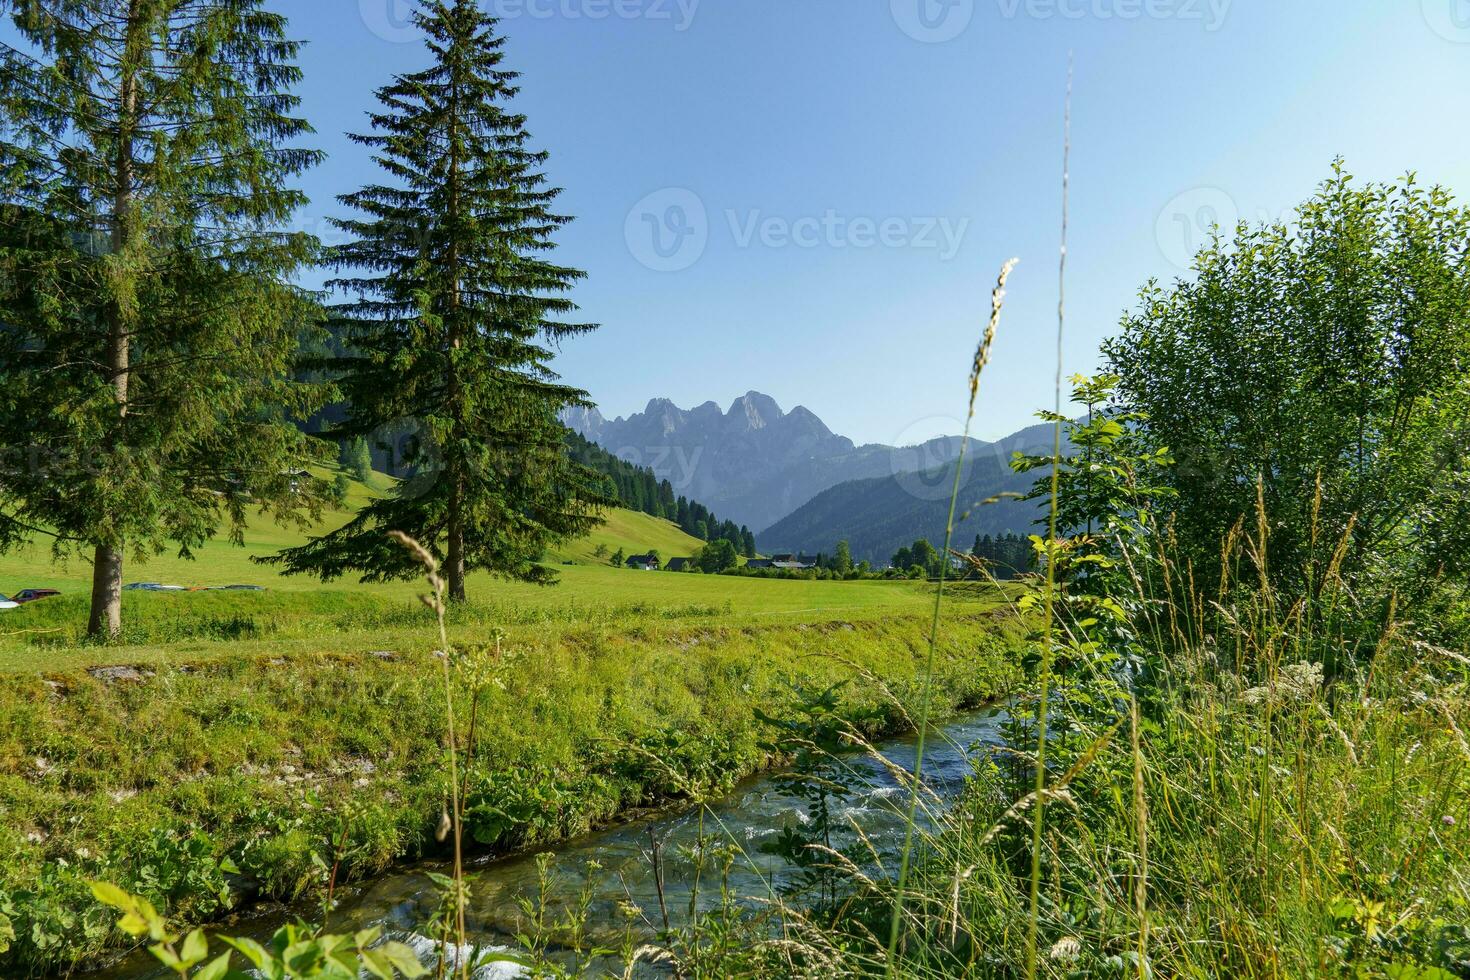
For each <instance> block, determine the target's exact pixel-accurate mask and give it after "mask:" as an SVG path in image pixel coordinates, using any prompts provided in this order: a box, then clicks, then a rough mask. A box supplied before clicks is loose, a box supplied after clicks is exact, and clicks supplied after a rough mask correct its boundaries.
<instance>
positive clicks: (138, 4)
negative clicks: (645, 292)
mask: <svg viewBox="0 0 1470 980" xmlns="http://www.w3.org/2000/svg"><path fill="white" fill-rule="evenodd" d="M8 6H9V7H10V9H11V11H12V13H11V17H12V21H13V23H14V26H15V28H16V31H17V33H18V34H19V36H20V38H22V39H23V47H15V46H5V47H4V48H3V50H0V413H3V417H4V418H5V419H6V420H7V424H6V426H5V427H4V430H3V435H0V440H3V443H0V445H3V450H4V452H3V459H0V548H8V547H13V546H15V545H17V544H20V543H22V542H26V541H31V540H35V539H45V540H48V541H50V542H51V544H52V547H53V550H54V551H55V552H56V554H57V556H58V557H80V558H83V559H85V560H88V561H90V562H91V564H92V567H93V588H92V608H91V616H90V629H91V631H92V632H93V633H94V634H104V635H105V634H113V635H115V634H117V633H118V632H119V630H120V629H121V590H122V584H123V569H124V562H125V560H132V559H142V558H146V557H148V556H149V555H154V554H158V553H161V552H163V551H164V550H167V549H170V548H172V549H175V550H177V551H178V552H179V553H180V554H182V555H184V556H190V555H192V553H193V552H194V551H195V550H196V549H198V548H199V547H200V546H201V545H202V544H204V542H206V541H208V540H210V539H211V538H214V537H217V536H219V535H221V534H223V535H225V536H227V537H229V538H231V539H233V540H235V541H240V540H242V536H243V533H244V529H245V525H246V520H247V513H248V512H249V511H260V512H263V513H265V514H269V515H270V516H272V517H273V518H274V519H276V520H277V521H280V522H282V523H285V524H290V525H295V526H297V527H300V528H303V529H305V528H308V527H310V526H312V524H313V523H314V522H316V521H317V520H318V519H319V518H320V516H321V512H322V508H323V505H324V502H326V501H328V500H329V499H330V497H331V493H332V488H331V486H330V485H329V484H328V483H327V481H325V480H321V479H317V478H314V477H311V476H310V475H309V467H311V466H312V465H313V464H318V463H322V462H330V460H331V457H332V455H333V453H334V452H335V451H336V450H337V447H338V446H339V445H340V444H342V443H344V442H346V443H349V444H350V445H351V446H353V447H354V448H353V453H354V455H353V458H352V460H351V461H350V462H352V463H353V464H354V465H357V464H358V463H359V462H360V458H361V455H360V449H359V448H357V447H358V440H371V439H372V438H373V437H374V433H377V432H380V431H382V430H384V429H385V428H391V427H398V428H400V429H405V428H406V429H408V430H411V431H412V433H413V435H414V438H413V439H412V440H410V441H409V442H408V443H407V445H408V448H407V450H406V452H405V453H404V454H403V458H402V460H401V461H402V463H403V464H404V465H405V466H406V467H408V468H409V469H410V471H411V472H412V474H413V476H412V478H410V479H407V480H404V481H402V483H401V484H400V486H399V489H398V490H397V491H396V492H395V493H393V494H391V495H388V496H386V497H383V498H381V499H378V500H375V501H373V502H372V503H370V504H369V505H368V506H367V507H365V508H364V509H363V510H362V511H360V512H359V513H358V514H357V515H356V516H355V518H354V519H353V520H352V521H351V522H349V523H348V524H347V525H346V526H344V527H342V528H340V529H338V530H336V531H334V532H332V533H329V534H326V535H323V536H321V537H316V538H313V539H311V540H310V541H309V542H308V543H306V544H304V545H302V546H300V547H297V548H292V549H288V550H286V551H285V552H283V553H282V554H280V555H278V556H276V557H275V558H274V559H272V560H273V561H274V562H275V563H276V564H278V565H279V566H280V567H281V569H282V570H283V571H284V572H285V573H287V574H310V575H315V576H319V577H321V578H323V579H332V578H336V577H338V576H340V575H344V574H347V573H349V572H351V573H356V574H360V575H361V576H362V577H363V578H364V579H366V580H369V581H371V580H381V579H388V578H402V577H407V576H410V575H413V574H416V567H417V566H416V565H414V563H413V559H412V557H411V556H409V555H408V554H407V553H405V552H404V551H403V550H402V549H400V548H398V547H397V546H395V545H393V544H391V543H390V542H389V541H388V539H387V537H386V534H385V532H387V531H388V530H390V529H393V530H400V531H404V532H407V533H408V534H410V535H412V536H414V537H415V538H417V539H419V540H420V541H422V542H424V543H425V544H427V545H429V546H430V547H432V548H433V549H434V550H435V551H436V552H437V553H438V554H439V555H440V556H441V557H442V561H443V574H444V577H445V580H446V584H447V589H448V593H449V595H450V597H451V598H452V599H454V600H462V599H464V598H465V580H466V576H467V575H468V573H469V572H471V571H474V570H485V571H489V572H493V573H496V574H500V575H504V576H509V577H513V578H517V579H523V580H527V581H533V582H550V581H552V580H553V577H554V575H553V573H552V572H551V571H550V570H548V569H546V568H545V567H544V566H542V565H541V564H539V561H538V559H540V557H541V556H542V554H543V553H544V551H545V549H546V548H547V547H548V546H549V545H550V544H552V543H555V542H557V541H560V540H565V539H567V538H570V537H575V536H578V535H581V534H583V533H585V532H586V531H587V530H589V529H590V528H591V527H592V526H593V525H594V524H595V522H596V521H597V516H596V515H597V511H598V508H599V507H603V506H607V505H610V504H612V503H614V502H615V498H614V497H613V496H612V495H610V494H609V493H608V492H607V491H608V487H607V485H606V482H605V481H604V480H603V478H602V476H601V475H600V474H598V473H596V472H594V471H592V470H590V469H588V468H587V467H586V466H584V465H582V464H580V463H578V462H576V461H574V460H573V459H572V458H571V457H570V456H569V455H568V453H567V452H566V448H565V443H564V441H563V440H564V430H563V428H562V426H561V425H560V423H559V421H558V414H559V413H560V412H561V411H562V410H563V409H565V408H566V407H567V406H572V405H586V404H588V402H587V395H586V393H585V392H583V391H581V390H580V389H577V388H575V387H571V386H568V385H565V384H563V383H562V382H561V381H560V380H559V379H558V377H557V376H556V374H555V373H554V372H553V371H552V370H551V367H550V361H551V357H552V351H553V348H554V347H555V345H556V344H558V343H560V342H562V341H565V340H568V339H571V338H574V337H576V336H579V335H582V334H585V333H587V332H588V331H590V330H593V329H595V325H594V324H591V323H586V322H582V321H581V320H580V319H579V318H578V317H577V315H576V314H577V307H576V306H575V304H574V303H573V302H572V301H571V299H570V298H569V297H568V292H569V290H570V289H571V288H572V286H573V285H574V284H575V283H576V282H577V281H578V280H579V279H581V278H582V276H583V273H582V272H580V271H578V270H576V269H573V268H570V267H568V266H565V265H562V264H559V263H557V262H556V261H554V259H553V258H552V252H553V250H554V245H555V242H554V238H555V234H556V232H557V231H558V230H559V229H560V228H562V227H563V226H564V225H565V224H566V223H567V222H568V221H569V220H570V219H569V217H567V216H565V215H563V214H561V213H560V212H559V211H558V210H557V209H556V206H555V202H556V200H557V197H558V195H559V193H560V191H559V190H558V189H557V188H555V187H552V186H550V185H549V184H548V182H547V180H546V177H545V175H544V173H543V169H544V164H545V161H546V154H545V152H544V151H541V150H538V149H535V148H534V147H533V146H532V144H531V140H530V136H529V134H528V131H527V128H526V119H525V117H524V116H523V115H520V114H518V113H517V112H515V111H514V110H513V108H512V107H511V103H512V100H513V98H514V96H515V95H516V92H517V91H518V84H519V81H518V76H517V74H516V73H515V72H512V71H510V70H508V69H507V68H506V67H505V66H504V64H503V50H502V49H503V44H504V41H503V38H502V37H501V36H499V35H498V34H497V32H496V27H495V22H494V20H493V19H492V18H491V17H489V16H488V15H487V14H485V13H483V12H481V11H480V9H479V7H478V5H477V4H476V3H474V2H473V0H425V2H424V3H423V4H422V5H421V6H420V8H419V9H418V10H416V11H415V12H414V14H413V19H414V22H415V24H416V25H417V27H418V28H419V29H420V31H421V32H422V34H423V36H424V38H425V50H424V52H423V55H424V59H423V60H424V67H423V68H422V69H421V70H419V71H415V72H411V73H407V74H404V75H401V76H397V77H394V78H391V79H389V80H387V82H386V84H384V85H383V86H382V87H381V88H380V89H378V90H377V108H376V110H375V111H374V112H372V113H371V115H370V116H369V119H368V125H367V127H366V129H365V130H364V131H363V132H360V133H354V134H350V135H351V138H352V139H353V140H354V141H355V142H356V143H358V144H359V145H361V146H364V147H366V148H367V149H368V150H369V151H370V152H371V154H372V158H373V160H374V162H375V164H376V166H377V167H378V169H379V171H380V175H381V176H380V182H377V183H369V184H367V185H365V186H363V187H360V188H356V189H353V190H349V191H347V192H346V193H344V194H342V195H341V196H340V197H339V199H338V200H339V203H340V204H341V205H342V207H343V208H344V211H345V212H346V213H347V214H348V215H349V216H348V217H344V218H342V219H340V220H336V221H334V225H335V227H336V228H337V230H338V231H340V232H341V233H342V235H343V236H344V239H345V240H344V242H343V243H342V244H340V245H336V246H333V247H330V248H324V247H323V246H322V245H321V243H320V242H318V241H316V240H315V239H314V238H313V237H312V236H310V235H307V234H305V233H303V232H301V231H299V230H292V229H291V227H290V223H291V221H292V218H293V216H294V215H295V214H297V213H298V212H299V211H300V210H301V209H302V208H303V207H304V206H305V205H306V204H307V203H308V202H307V199H306V197H305V195H304V194H303V193H302V192H301V190H300V189H299V188H298V187H297V186H296V180H297V179H298V178H299V177H300V176H301V175H302V174H303V173H304V172H305V171H307V170H308V169H309V168H312V167H315V166H318V165H319V164H321V163H322V161H323V155H322V154H321V153H320V152H319V151H317V150H315V149H312V148H310V147H309V146H308V145H307V144H308V143H309V141H310V138H311V135H312V133H313V131H314V130H313V128H312V126H311V124H310V122H309V121H308V120H306V119H305V118H302V117H301V115H300V114H299V111H298V110H299V104H300V100H299V98H298V97H297V96H296V95H295V94H294V89H295V87H296V86H297V84H298V83H299V82H300V80H301V70H300V68H299V67H298V66H297V56H298V53H299V49H300V45H299V42H298V41H296V40H294V39H292V37H291V36H290V31H289V23H288V20H287V18H286V17H285V16H284V15H283V14H280V13H276V12H274V11H272V10H270V9H267V4H266V3H265V2H264V0H146V2H144V0H135V2H128V3H115V4H99V3H95V2H92V0H28V2H26V3H21V4H15V5H8ZM314 266H319V267H325V268H327V269H329V270H332V272H333V274H334V276H335V278H333V279H332V280H331V281H330V283H329V285H328V287H327V290H326V291H325V292H324V293H323V294H312V293H308V292H306V291H304V290H302V289H300V288H299V287H298V286H296V285H295V283H296V281H297V279H298V277H299V276H300V275H301V274H302V273H303V272H304V271H305V270H306V269H308V268H310V267H314ZM324 336H329V337H330V338H332V340H333V342H332V343H326V342H324V341H323V340H322V338H323V337H324ZM312 338H316V339H315V341H313V340H312ZM303 341H305V343H303ZM303 352H305V353H306V355H307V356H303ZM333 403H339V404H341V405H343V406H345V410H344V411H342V412H338V413H336V414H337V415H338V416H339V417H338V418H337V419H336V420H335V421H333V422H331V423H330V424H329V425H327V426H326V427H325V428H324V429H323V430H322V431H321V432H320V433H318V434H317V438H312V437H309V436H307V435H306V434H304V432H303V426H302V424H301V423H302V421H303V420H305V419H308V418H311V417H312V416H313V415H316V414H317V413H320V412H321V411H322V409H323V408H324V407H325V406H327V405H329V404H333Z"/></svg>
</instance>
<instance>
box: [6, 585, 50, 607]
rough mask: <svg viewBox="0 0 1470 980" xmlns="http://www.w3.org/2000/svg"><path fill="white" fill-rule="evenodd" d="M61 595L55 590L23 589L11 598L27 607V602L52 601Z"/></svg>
mask: <svg viewBox="0 0 1470 980" xmlns="http://www.w3.org/2000/svg"><path fill="white" fill-rule="evenodd" d="M59 595H61V593H60V592H58V591H56V590H55V589H23V590H22V591H20V592H17V593H16V594H15V595H13V596H11V599H12V600H14V601H15V602H18V603H20V604H21V605H25V604H26V603H27V602H37V601H39V600H41V599H50V598H52V597H53V596H59Z"/></svg>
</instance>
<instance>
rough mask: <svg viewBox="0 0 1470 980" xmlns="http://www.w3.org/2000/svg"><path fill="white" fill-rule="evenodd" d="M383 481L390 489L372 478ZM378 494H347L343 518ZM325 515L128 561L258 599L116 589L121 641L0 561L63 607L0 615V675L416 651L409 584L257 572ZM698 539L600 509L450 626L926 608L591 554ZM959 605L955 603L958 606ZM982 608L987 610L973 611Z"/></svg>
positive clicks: (144, 575)
mask: <svg viewBox="0 0 1470 980" xmlns="http://www.w3.org/2000/svg"><path fill="white" fill-rule="evenodd" d="M379 479H381V480H382V481H383V482H384V483H386V478H379ZM375 492H378V488H373V487H367V486H364V485H362V484H354V485H353V487H352V489H351V491H350V492H349V495H348V500H347V506H348V507H352V506H356V505H359V504H360V503H361V502H362V501H363V500H365V499H367V497H368V496H369V495H371V494H373V493H375ZM347 516H348V515H347V514H346V513H345V512H342V511H337V512H332V513H329V514H327V515H325V517H324V519H323V522H322V524H321V525H320V527H318V528H315V529H308V530H306V531H303V530H301V529H298V528H295V527H281V526H278V525H277V524H275V523H274V522H273V521H272V520H270V519H269V518H261V517H256V518H254V519H253V520H252V521H251V523H250V526H249V527H248V528H247V530H246V532H245V535H244V540H243V543H240V544H235V543H232V542H229V541H227V540H214V541H211V542H209V543H207V544H206V545H205V546H204V547H202V548H200V549H199V550H198V552H197V553H196V554H195V555H194V557H193V558H182V557H179V556H178V555H175V554H164V555H157V556H152V557H150V558H148V559H147V560H146V562H140V561H136V560H135V561H131V562H130V563H129V564H128V566H127V569H126V580H127V581H128V582H159V583H163V584H166V585H179V586H183V587H185V588H188V589H210V588H218V587H221V586H227V585H257V586H261V587H263V588H265V589H266V591H265V592H220V591H189V592H164V593H158V592H136V591H135V592H125V593H124V596H123V612H124V620H123V622H124V631H123V635H122V637H121V639H120V640H119V641H118V642H114V643H109V644H103V645H98V644H93V643H91V642H89V641H87V640H86V638H85V635H84V634H85V626H86V613H87V599H88V594H89V590H90V579H89V575H90V567H89V565H88V563H87V562H85V561H80V560H73V561H70V562H66V561H60V562H58V561H56V560H54V559H53V556H52V554H51V551H50V548H49V547H48V546H47V545H45V544H42V543H34V544H32V545H30V546H29V547H27V548H24V549H20V550H17V551H14V552H12V553H10V554H7V555H4V556H0V592H3V593H6V594H13V593H15V592H18V591H20V590H21V589H25V588H52V589H59V590H61V591H62V592H63V593H64V594H63V595H62V596H61V597H60V598H55V599H48V600H44V601H42V602H37V603H33V604H30V605H28V606H24V607H22V608H21V609H19V610H14V611H12V612H9V613H5V614H3V617H0V670H3V671H42V672H47V671H64V670H68V669H73V668H78V667H88V666H95V665H98V664H106V665H119V664H143V663H157V662H167V661H187V660H203V659H210V658H213V657H218V656H221V655H225V654H236V653H241V652H246V653H248V652H266V651H269V652H271V653H272V654H273V655H276V656H282V655H292V654H302V653H319V652H371V651H379V650H398V649H404V648H407V647H409V646H411V645H413V644H414V643H421V642H422V641H423V636H424V630H425V628H426V626H427V624H428V619H427V614H426V612H425V611H424V609H423V607H422V605H421V604H420V603H419V601H418V596H419V594H420V593H422V592H423V591H424V588H425V587H424V584H423V583H422V582H419V581H411V582H392V583H382V584H363V583H360V582H358V581H356V580H355V579H342V580H337V581H334V582H329V583H323V582H321V581H320V580H317V579H313V578H305V577H300V576H296V577H287V576H282V575H280V574H278V573H277V571H276V569H275V568H274V567H273V566H270V565H262V564H260V563H258V562H257V561H255V560H254V559H256V558H259V557H266V556H269V555H271V554H274V553H276V552H277V551H279V550H280V549H281V548H284V547H287V546H290V545H292V544H297V543H300V542H301V541H303V540H304V539H305V535H306V534H310V533H314V532H315V533H320V531H322V530H325V529H327V528H329V527H331V526H332V525H333V522H339V523H340V522H341V521H345V520H346V519H347ZM701 546H702V542H700V541H698V540H696V539H694V538H692V537H690V536H689V535H687V534H685V533H684V532H683V531H681V530H680V529H679V528H677V527H676V526H674V525H673V524H671V523H669V522H668V521H664V520H659V519H657V518H653V517H649V516H648V515H645V514H638V513H634V512H632V511H627V510H611V511H608V512H607V513H606V514H605V515H604V523H603V525H602V526H601V527H599V528H598V529H597V530H595V531H594V532H593V533H592V534H591V535H589V536H587V537H585V538H582V539H580V540H578V541H575V542H570V543H568V544H567V545H565V546H564V547H562V548H561V549H559V550H558V551H556V552H554V553H552V554H549V555H548V556H547V560H546V563H547V565H548V566H550V567H553V568H554V569H555V570H556V571H557V573H558V575H559V576H560V582H559V584H557V585H555V586H552V587H546V586H536V585H529V584H526V583H521V582H509V581H505V580H503V579H497V578H494V577H491V576H489V575H478V576H475V577H473V578H472V580H471V587H470V602H469V603H468V604H467V605H466V606H464V607H462V608H458V609H456V610H454V611H453V613H452V614H451V622H450V627H451V639H453V640H456V641H464V642H475V641H477V640H479V639H483V638H484V637H485V636H486V635H488V634H490V633H491V632H493V631H495V630H497V629H498V630H506V631H510V632H515V631H518V630H519V631H525V630H544V629H546V628H548V627H555V628H558V629H562V628H576V627H581V626H585V625H588V624H613V623H625V624H629V625H632V624H636V623H638V622H640V621H646V620H649V619H656V620H659V621H669V622H691V623H717V624H723V625H730V624H741V623H763V622H798V621H802V620H805V619H822V618H825V617H837V618H863V617H875V616H886V615H893V614H904V613H912V612H918V611H922V609H923V608H925V607H926V605H927V604H929V603H931V602H932V598H933V593H932V589H931V587H930V586H929V585H927V584H925V583H914V582H909V581H901V580H900V581H862V582H832V581H779V580H769V579H755V578H743V577H732V576H709V575H698V574H676V573H671V572H638V571H632V570H629V569H625V568H614V567H612V566H611V565H610V564H609V562H608V560H607V558H605V557H602V555H603V554H607V555H610V554H613V553H616V552H617V551H618V550H623V551H625V552H626V553H628V554H634V553H637V552H646V551H649V550H656V551H658V552H659V554H660V555H662V556H664V557H665V558H672V557H679V556H688V555H692V554H694V553H695V552H696V551H697V550H698V549H699V548H700V547H701ZM961 601H964V600H963V599H962V600H961ZM979 601H981V602H982V603H983V602H986V601H993V597H991V598H990V599H989V600H986V599H980V600H979Z"/></svg>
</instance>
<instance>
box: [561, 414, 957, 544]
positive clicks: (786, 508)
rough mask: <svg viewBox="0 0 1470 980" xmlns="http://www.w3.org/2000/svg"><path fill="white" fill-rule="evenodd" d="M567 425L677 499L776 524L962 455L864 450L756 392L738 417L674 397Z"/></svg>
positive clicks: (572, 417)
mask: <svg viewBox="0 0 1470 980" xmlns="http://www.w3.org/2000/svg"><path fill="white" fill-rule="evenodd" d="M562 421H563V422H564V423H565V424H566V425H567V426H568V428H570V429H572V430H573V431H575V432H578V433H580V434H581V435H583V436H584V437H586V438H587V439H589V440H591V441H592V442H595V443H597V444H598V445H600V446H602V447H603V448H604V449H606V450H608V451H609V452H611V453H613V454H614V455H616V456H619V457H621V458H622V459H625V460H628V461H630V462H633V463H636V464H638V465H641V466H646V467H648V468H650V469H652V470H653V471H654V472H655V473H656V474H657V475H658V476H659V478H660V479H666V480H668V481H669V482H670V483H671V484H673V487H674V490H675V492H676V493H679V494H681V495H684V496H687V497H690V498H691V499H697V500H700V501H703V502H704V503H705V504H706V505H707V506H708V507H710V508H711V509H713V510H714V511H716V512H717V513H719V514H720V515H721V517H728V518H730V519H731V520H734V521H735V522H736V523H738V524H746V525H749V526H750V527H752V528H762V527H768V526H769V525H771V524H773V523H775V522H776V521H778V520H780V519H781V518H782V517H784V516H786V515H787V514H789V513H791V512H792V511H793V510H795V509H796V508H798V507H800V506H801V505H802V504H804V503H806V502H807V501H808V500H810V499H811V498H812V497H814V496H816V495H817V494H819V493H821V492H822V491H823V490H826V489H828V488H829V487H832V486H836V485H837V484H839V483H843V482H846V481H848V480H855V479H862V478H865V477H878V476H887V475H889V474H892V473H894V472H902V471H911V470H920V469H924V468H926V467H930V466H934V465H937V464H939V463H942V462H943V461H944V460H947V459H951V458H953V455H954V452H955V449H956V447H957V445H958V440H957V439H953V438H951V439H936V440H934V441H932V442H930V443H927V444H925V445H924V446H921V447H917V448H910V449H895V448H893V447H890V446H881V445H865V446H857V445H854V444H853V442H852V440H851V439H847V438H845V437H843V436H839V435H836V434H835V433H833V432H832V430H831V429H829V428H827V426H826V425H825V424H824V423H823V422H822V420H821V419H819V418H818V417H817V416H816V415H815V414H813V413H812V412H811V411H810V410H809V409H807V408H805V407H801V406H798V407H796V408H794V409H792V410H791V411H790V412H783V411H782V410H781V407H780V406H779V405H777V404H776V402H775V400H774V399H772V398H771V397H770V396H768V395H763V394H761V393H760V392H757V391H752V392H749V393H747V394H745V395H744V396H742V397H740V398H737V399H736V400H735V402H734V403H733V404H732V405H731V406H730V409H729V411H722V410H721V409H720V407H719V406H718V405H716V404H715V403H714V402H706V403H704V404H703V405H700V406H698V407H697V408H692V409H681V408H679V407H678V406H676V405H675V404H674V403H673V402H671V401H669V400H668V399H666V398H655V399H654V400H652V401H650V402H649V403H648V407H647V408H646V409H645V410H644V411H642V412H639V413H636V414H634V415H632V416H629V417H627V418H621V417H620V418H616V419H612V420H608V419H606V418H604V417H603V416H602V414H601V413H600V412H598V411H597V410H596V409H578V410H575V411H571V412H568V413H566V414H565V415H563V417H562Z"/></svg>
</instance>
